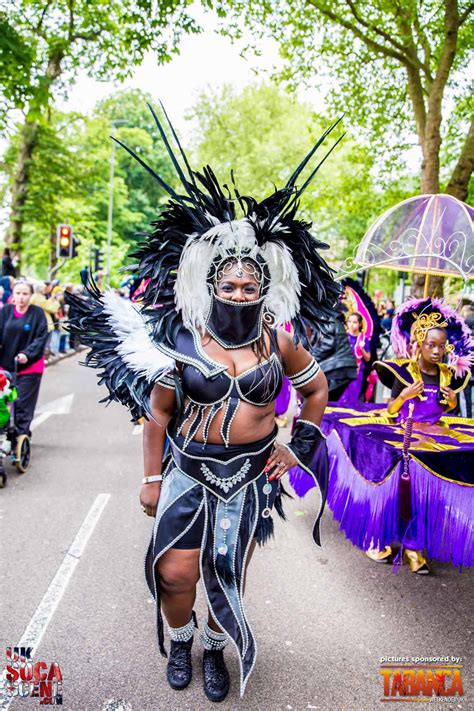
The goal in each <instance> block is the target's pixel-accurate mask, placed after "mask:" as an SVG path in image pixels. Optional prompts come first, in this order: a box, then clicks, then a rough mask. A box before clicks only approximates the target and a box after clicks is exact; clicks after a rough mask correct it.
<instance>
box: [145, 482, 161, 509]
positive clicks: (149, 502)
mask: <svg viewBox="0 0 474 711" xmlns="http://www.w3.org/2000/svg"><path fill="white" fill-rule="evenodd" d="M160 491H161V481H155V482H152V483H151V484H142V487H141V489H140V504H141V507H142V510H143V513H146V515H147V516H154V515H155V514H156V507H157V506H158V500H159V498H160Z"/></svg>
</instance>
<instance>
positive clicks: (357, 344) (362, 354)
mask: <svg viewBox="0 0 474 711" xmlns="http://www.w3.org/2000/svg"><path fill="white" fill-rule="evenodd" d="M363 324H364V321H363V318H362V315H361V314H360V313H359V312H358V311H354V312H353V313H352V314H351V315H350V316H349V317H348V319H347V337H348V339H349V343H350V345H351V348H352V352H353V354H354V357H355V359H356V363H357V378H356V379H355V380H353V381H352V383H349V385H348V386H347V388H346V389H345V390H344V392H343V393H342V395H341V397H340V399H339V402H341V403H342V402H347V403H349V402H358V401H359V400H360V398H361V395H362V385H363V381H364V361H365V362H368V361H369V360H370V343H369V339H368V338H367V337H366V336H365V335H364V333H363V332H362V328H363Z"/></svg>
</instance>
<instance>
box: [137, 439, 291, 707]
mask: <svg viewBox="0 0 474 711" xmlns="http://www.w3.org/2000/svg"><path fill="white" fill-rule="evenodd" d="M276 432H277V430H275V431H274V432H272V434H271V435H269V436H268V437H266V438H265V439H262V440H259V441H258V442H252V443H251V444H245V445H230V446H228V447H225V446H224V445H219V444H206V445H205V446H203V445H202V443H199V442H194V441H191V442H190V443H189V444H188V445H187V446H186V451H183V449H182V445H183V442H184V438H183V437H181V436H177V435H170V438H169V439H170V451H171V461H170V462H169V464H168V466H167V468H166V475H165V476H164V480H163V484H162V487H161V493H160V499H159V502H158V507H157V511H156V519H155V525H154V528H153V535H152V538H151V541H150V545H149V548H148V552H147V555H146V560H145V569H146V578H147V583H148V586H149V588H150V591H151V593H152V594H153V596H154V598H155V601H156V611H157V633H158V644H159V648H160V652H161V653H162V654H163V655H164V656H166V651H165V648H164V635H163V619H162V615H161V609H160V581H159V576H158V574H157V571H156V562H157V561H158V560H159V558H160V557H161V556H162V555H163V554H164V553H166V551H167V550H169V549H170V548H173V547H181V546H180V545H179V544H180V540H181V539H183V537H185V536H188V535H189V532H191V531H196V529H197V530H198V531H199V538H196V541H198V545H197V546H196V547H199V548H200V560H199V565H200V574H201V580H202V582H203V585H204V591H205V595H206V599H207V604H208V606H209V609H210V611H211V615H212V617H213V618H214V620H215V622H216V623H217V624H218V625H219V626H220V627H221V628H222V629H223V630H224V631H225V632H227V634H228V635H229V637H230V638H231V640H232V641H233V643H234V645H235V647H236V649H237V652H238V655H239V660H240V670H241V694H243V692H244V690H245V686H246V683H247V681H248V678H249V675H250V673H251V671H252V669H253V666H254V664H255V657H256V647H255V640H254V637H253V634H252V630H251V629H250V626H249V624H248V622H247V618H246V615H245V611H244V606H243V591H244V582H245V566H246V562H247V557H248V553H249V549H250V545H251V543H252V540H253V539H254V538H256V539H257V541H258V542H259V543H261V544H263V543H265V541H266V540H267V539H268V537H269V536H271V535H272V533H273V520H272V518H271V510H272V508H273V506H274V505H275V508H276V509H277V511H278V513H279V514H280V515H281V516H282V517H283V518H284V514H283V510H282V506H281V496H282V493H284V491H283V490H282V486H281V484H280V482H279V481H277V480H274V481H268V473H265V472H264V468H265V465H266V462H267V460H268V457H269V456H270V453H271V450H272V447H273V443H274V441H275V438H276ZM194 535H195V534H194ZM185 547H188V546H185Z"/></svg>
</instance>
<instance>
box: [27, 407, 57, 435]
mask: <svg viewBox="0 0 474 711" xmlns="http://www.w3.org/2000/svg"><path fill="white" fill-rule="evenodd" d="M52 414H53V413H52V412H42V413H41V415H38V416H37V417H35V419H34V420H33V421H32V423H31V425H30V430H31V431H32V432H33V430H35V429H36V428H37V427H38V426H39V425H41V424H42V423H43V422H44V421H45V420H47V419H48V418H49V417H51V415H52Z"/></svg>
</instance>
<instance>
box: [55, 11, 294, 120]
mask: <svg viewBox="0 0 474 711" xmlns="http://www.w3.org/2000/svg"><path fill="white" fill-rule="evenodd" d="M193 15H194V16H195V17H196V18H197V19H198V21H199V23H200V24H201V25H202V26H203V28H204V31H203V32H202V33H201V34H199V35H190V36H185V37H184V38H183V40H182V42H181V45H180V54H179V56H177V57H176V58H174V59H173V60H172V61H171V62H170V63H168V64H166V65H165V66H158V65H157V64H156V61H155V59H154V56H153V55H152V54H150V55H148V56H147V57H146V59H145V61H144V62H143V64H142V65H141V66H140V67H138V68H137V69H136V71H135V72H134V75H133V77H132V78H130V79H129V80H127V81H126V82H125V83H123V84H118V83H117V84H114V83H112V82H98V81H95V80H93V79H90V78H88V77H87V76H86V75H82V76H80V78H79V81H78V82H77V83H76V84H75V86H74V89H73V91H72V92H71V94H70V96H69V98H68V100H67V101H65V102H62V103H61V106H62V107H64V108H67V109H70V110H77V111H81V112H85V113H89V112H90V111H92V109H93V107H94V104H95V103H96V102H97V101H98V100H99V99H102V98H103V97H105V96H108V95H109V94H111V93H113V92H114V91H115V90H118V89H120V88H125V87H127V88H128V87H132V88H140V89H143V90H144V91H148V92H149V93H150V94H151V95H152V96H153V97H154V98H155V99H156V100H158V99H160V100H161V101H162V102H163V104H164V105H165V107H166V110H167V112H168V114H169V115H170V118H171V119H172V121H173V123H174V124H175V125H176V126H177V128H178V129H179V130H180V132H183V131H184V132H185V133H186V131H187V130H189V127H188V125H187V123H186V121H185V118H184V117H185V113H186V109H188V108H189V107H190V106H192V104H193V99H194V98H195V97H196V96H197V95H198V94H199V93H200V92H202V91H205V90H206V89H209V88H212V89H216V88H218V87H220V86H222V85H223V84H224V83H225V82H229V83H231V84H233V85H234V86H236V87H238V88H240V87H244V86H246V85H247V84H249V83H250V82H252V81H253V80H254V79H255V77H256V70H257V69H262V70H268V71H270V70H271V69H272V68H273V66H275V65H277V66H278V65H279V64H280V62H281V60H280V58H279V56H278V49H277V46H276V44H275V43H274V42H272V41H271V40H267V41H265V42H263V43H261V46H260V49H261V56H260V57H258V58H252V57H250V58H248V59H243V58H242V57H241V56H240V50H241V49H242V47H243V46H244V44H245V43H244V42H240V43H239V44H232V43H231V41H230V40H229V39H228V38H226V37H222V36H221V35H218V34H217V33H216V31H215V30H216V26H217V23H216V19H215V18H214V17H213V16H212V15H210V14H209V13H205V12H204V11H203V10H202V9H201V8H198V7H196V8H195V9H194V12H193ZM307 98H308V97H307Z"/></svg>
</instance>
